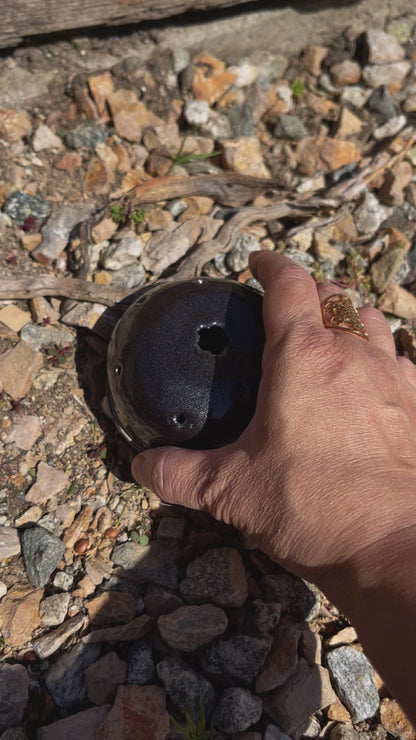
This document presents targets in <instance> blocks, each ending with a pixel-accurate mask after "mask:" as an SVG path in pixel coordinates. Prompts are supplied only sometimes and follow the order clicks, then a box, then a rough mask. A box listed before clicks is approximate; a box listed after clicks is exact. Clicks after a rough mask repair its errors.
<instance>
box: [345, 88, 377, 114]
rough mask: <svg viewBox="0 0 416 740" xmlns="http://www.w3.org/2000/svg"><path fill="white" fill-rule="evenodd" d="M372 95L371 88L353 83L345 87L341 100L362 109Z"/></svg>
mask: <svg viewBox="0 0 416 740" xmlns="http://www.w3.org/2000/svg"><path fill="white" fill-rule="evenodd" d="M370 95H371V92H370V90H367V89H366V88H364V87H361V86H360V85H351V86H350V87H344V89H343V91H342V92H341V102H342V103H348V104H349V105H352V106H354V108H358V109H360V108H363V106H364V105H365V104H366V102H367V100H368V98H369V96H370Z"/></svg>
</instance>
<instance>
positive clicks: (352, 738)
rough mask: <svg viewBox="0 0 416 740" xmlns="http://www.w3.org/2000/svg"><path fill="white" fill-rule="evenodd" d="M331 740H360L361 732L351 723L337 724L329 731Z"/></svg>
mask: <svg viewBox="0 0 416 740" xmlns="http://www.w3.org/2000/svg"><path fill="white" fill-rule="evenodd" d="M329 738H330V740H360V738H361V732H359V731H358V730H356V729H355V727H353V726H352V725H351V724H348V725H344V724H336V725H335V726H334V727H332V729H331V730H330V733H329Z"/></svg>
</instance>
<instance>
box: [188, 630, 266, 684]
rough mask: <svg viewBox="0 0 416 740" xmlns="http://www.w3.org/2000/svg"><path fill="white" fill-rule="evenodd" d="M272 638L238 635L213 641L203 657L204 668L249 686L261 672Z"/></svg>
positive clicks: (227, 679) (229, 680) (208, 671)
mask: <svg viewBox="0 0 416 740" xmlns="http://www.w3.org/2000/svg"><path fill="white" fill-rule="evenodd" d="M271 644H272V638H271V637H269V636H267V637H266V636H265V637H251V636H249V635H236V636H235V637H231V638H230V639H229V640H219V641H218V642H216V643H214V644H213V645H210V646H209V647H208V648H207V649H206V650H205V652H204V654H203V656H202V659H201V667H202V670H203V671H204V672H205V673H207V674H209V675H211V676H222V677H223V678H224V679H225V680H226V681H227V682H228V683H232V682H233V681H237V682H238V683H241V684H243V685H244V686H248V684H250V683H251V682H252V681H253V679H254V678H255V677H256V675H257V673H258V672H259V670H260V668H261V666H262V664H263V662H264V659H265V658H266V655H267V653H268V652H269V650H270V647H271Z"/></svg>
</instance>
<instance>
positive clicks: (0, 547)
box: [0, 527, 20, 560]
mask: <svg viewBox="0 0 416 740" xmlns="http://www.w3.org/2000/svg"><path fill="white" fill-rule="evenodd" d="M14 555H20V540H19V534H18V531H17V529H13V528H12V527H0V560H8V559H9V558H12V557H14Z"/></svg>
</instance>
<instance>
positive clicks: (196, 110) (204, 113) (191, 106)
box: [183, 100, 211, 126]
mask: <svg viewBox="0 0 416 740" xmlns="http://www.w3.org/2000/svg"><path fill="white" fill-rule="evenodd" d="M183 115H184V118H185V120H186V122H187V123H189V125H190V126H202V125H203V124H205V123H208V121H209V118H210V116H211V109H210V107H209V105H208V103H207V101H206V100H188V101H187V102H186V103H185V107H184V109H183Z"/></svg>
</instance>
